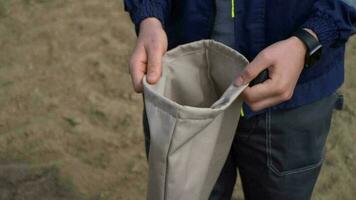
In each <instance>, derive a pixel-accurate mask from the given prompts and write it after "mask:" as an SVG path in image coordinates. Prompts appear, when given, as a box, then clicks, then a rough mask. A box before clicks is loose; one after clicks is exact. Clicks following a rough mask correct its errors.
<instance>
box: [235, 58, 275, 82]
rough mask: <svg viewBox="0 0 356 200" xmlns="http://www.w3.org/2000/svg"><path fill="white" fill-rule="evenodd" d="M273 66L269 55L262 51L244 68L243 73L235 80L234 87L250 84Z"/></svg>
mask: <svg viewBox="0 0 356 200" xmlns="http://www.w3.org/2000/svg"><path fill="white" fill-rule="evenodd" d="M272 64H273V60H272V59H271V58H269V55H267V53H265V52H264V51H262V52H261V53H260V54H258V55H257V56H256V58H255V59H254V60H253V61H252V62H251V63H250V64H248V65H247V66H246V68H245V69H244V71H243V72H242V73H241V74H240V76H238V77H237V78H236V80H235V85H237V86H240V85H244V84H247V83H249V82H251V81H252V80H253V79H254V78H256V77H257V76H258V74H259V73H261V72H262V71H263V70H264V69H266V68H268V67H269V66H271V65H272Z"/></svg>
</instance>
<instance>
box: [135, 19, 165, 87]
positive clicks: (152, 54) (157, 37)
mask: <svg viewBox="0 0 356 200" xmlns="http://www.w3.org/2000/svg"><path fill="white" fill-rule="evenodd" d="M167 46H168V42H167V35H166V32H165V31H164V30H163V27H162V24H161V22H160V21H159V20H158V19H156V18H147V19H145V20H143V21H142V22H141V24H140V33H139V36H138V38H137V42H136V47H135V49H134V51H133V53H132V55H131V58H130V74H131V79H132V84H133V87H134V89H135V91H136V92H137V93H141V92H142V91H143V84H142V79H143V76H144V75H145V74H147V82H148V83H149V84H154V83H157V82H158V80H159V78H160V77H161V72H162V56H163V54H164V53H165V52H166V51H167Z"/></svg>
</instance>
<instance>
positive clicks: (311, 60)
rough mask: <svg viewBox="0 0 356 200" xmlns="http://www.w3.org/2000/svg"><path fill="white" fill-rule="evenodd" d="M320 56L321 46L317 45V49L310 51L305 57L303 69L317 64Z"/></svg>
mask: <svg viewBox="0 0 356 200" xmlns="http://www.w3.org/2000/svg"><path fill="white" fill-rule="evenodd" d="M321 55H322V46H321V45H319V46H318V47H317V48H315V49H314V50H313V51H311V52H310V53H309V55H308V56H307V59H306V62H305V67H306V68H309V67H311V66H313V65H314V64H315V63H317V62H318V61H319V60H320V58H321Z"/></svg>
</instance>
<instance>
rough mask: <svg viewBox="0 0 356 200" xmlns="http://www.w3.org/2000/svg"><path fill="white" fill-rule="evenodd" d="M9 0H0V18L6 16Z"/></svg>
mask: <svg viewBox="0 0 356 200" xmlns="http://www.w3.org/2000/svg"><path fill="white" fill-rule="evenodd" d="M9 5H10V0H0V18H2V17H6V16H7V14H8V12H9Z"/></svg>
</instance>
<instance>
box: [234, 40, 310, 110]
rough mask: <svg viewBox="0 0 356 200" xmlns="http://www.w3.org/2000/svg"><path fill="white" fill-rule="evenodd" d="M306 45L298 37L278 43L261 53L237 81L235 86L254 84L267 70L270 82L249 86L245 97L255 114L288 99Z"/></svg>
mask: <svg viewBox="0 0 356 200" xmlns="http://www.w3.org/2000/svg"><path fill="white" fill-rule="evenodd" d="M306 52H307V48H306V46H305V45H304V44H303V43H302V41H300V40H299V39H298V38H297V37H291V38H289V39H286V40H283V41H280V42H277V43H275V44H273V45H271V46H269V47H267V48H266V49H264V50H262V51H261V52H260V53H259V54H258V55H257V56H256V58H255V59H254V60H253V61H252V62H251V63H250V64H249V65H248V66H247V67H246V68H245V70H244V71H243V72H242V74H241V75H240V76H239V77H237V78H236V80H235V85H242V84H246V83H249V82H251V81H252V80H253V79H254V78H256V77H257V75H258V74H259V73H260V72H262V71H263V70H264V69H267V70H268V73H269V79H267V80H266V81H264V82H263V83H260V84H257V85H254V86H252V87H247V88H246V89H245V90H244V92H243V93H242V96H243V98H244V101H245V102H246V103H247V104H248V105H249V106H250V108H251V109H252V110H253V111H259V110H262V109H265V108H268V107H271V106H274V105H276V104H279V103H282V102H284V101H287V100H289V99H290V98H291V97H292V96H293V91H294V88H295V86H296V84H297V81H298V79H299V76H300V73H301V72H302V70H303V67H304V61H305V55H306Z"/></svg>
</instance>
